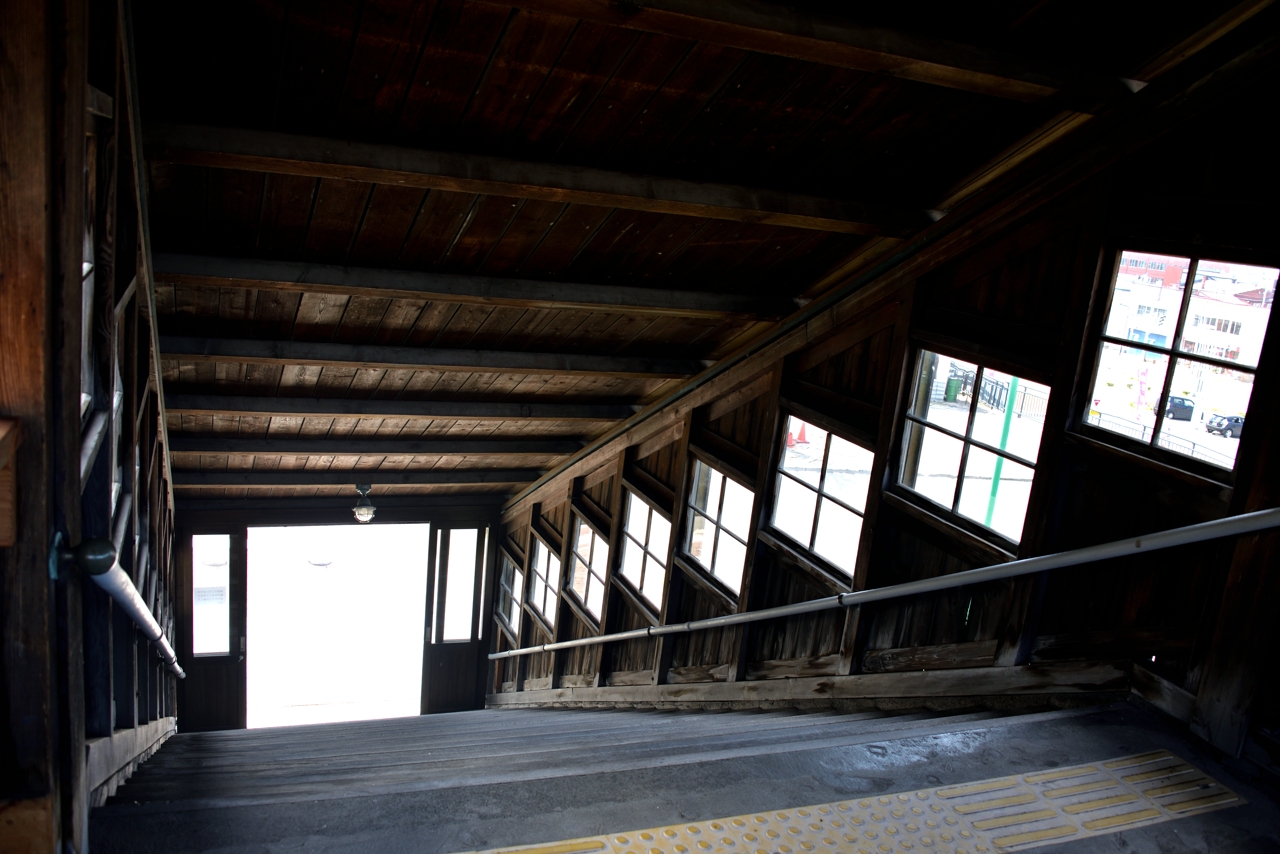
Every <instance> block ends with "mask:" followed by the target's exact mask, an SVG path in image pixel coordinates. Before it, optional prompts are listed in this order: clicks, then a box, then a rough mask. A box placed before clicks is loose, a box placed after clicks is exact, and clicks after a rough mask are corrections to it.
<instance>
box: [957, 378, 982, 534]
mask: <svg viewBox="0 0 1280 854" xmlns="http://www.w3.org/2000/svg"><path fill="white" fill-rule="evenodd" d="M983 371H984V369H983V367H982V366H981V365H979V366H978V369H977V370H976V371H974V372H973V390H972V391H971V392H970V393H969V394H970V396H969V423H968V425H966V427H965V430H964V440H963V441H964V445H963V446H962V447H961V449H960V470H959V471H957V472H956V493H955V495H954V496H952V498H951V512H952V513H955V514H957V515H958V514H959V513H960V493H961V491H962V490H963V489H964V469H965V466H966V465H967V464H968V462H969V448H971V447H972V444H971V442H972V441H973V440H972V439H970V438H969V437H970V436H972V435H973V420H974V418H975V417H977V413H978V397H979V395H980V394H981V393H982V374H983Z"/></svg>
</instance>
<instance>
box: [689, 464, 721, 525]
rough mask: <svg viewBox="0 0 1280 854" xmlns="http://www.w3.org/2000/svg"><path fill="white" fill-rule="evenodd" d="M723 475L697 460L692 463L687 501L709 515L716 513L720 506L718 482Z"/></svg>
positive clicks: (719, 482)
mask: <svg viewBox="0 0 1280 854" xmlns="http://www.w3.org/2000/svg"><path fill="white" fill-rule="evenodd" d="M723 481H724V475H722V474H720V472H718V471H716V470H715V469H713V468H711V466H709V465H707V464H706V463H704V462H702V461H701V460H698V461H696V462H694V464H693V484H692V485H691V486H690V489H689V502H690V503H691V504H693V506H694V507H697V508H698V509H699V510H702V511H703V512H705V513H707V515H709V516H714V515H715V514H716V509H717V508H718V507H719V506H720V484H721V483H722V482H723Z"/></svg>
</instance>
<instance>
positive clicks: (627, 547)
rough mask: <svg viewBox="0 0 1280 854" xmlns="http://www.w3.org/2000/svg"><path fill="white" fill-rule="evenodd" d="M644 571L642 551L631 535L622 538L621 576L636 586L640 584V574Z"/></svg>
mask: <svg viewBox="0 0 1280 854" xmlns="http://www.w3.org/2000/svg"><path fill="white" fill-rule="evenodd" d="M643 572H644V552H643V551H642V550H641V548H640V545H639V544H638V543H637V542H636V541H635V540H633V539H631V537H629V536H628V537H624V538H623V548H622V577H623V578H625V579H626V580H627V581H630V582H631V583H632V584H634V585H635V586H636V587H639V586H640V581H641V580H642V579H641V574H642V573H643Z"/></svg>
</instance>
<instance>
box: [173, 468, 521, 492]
mask: <svg viewBox="0 0 1280 854" xmlns="http://www.w3.org/2000/svg"><path fill="white" fill-rule="evenodd" d="M541 474H542V473H541V472H540V471H538V470H537V469H450V470H447V471H437V470H435V469H428V470H426V471H421V470H409V471H405V470H403V469H391V470H388V471H383V470H381V469H322V470H321V469H306V470H303V471H274V472H272V471H190V470H181V469H180V470H178V471H175V472H174V473H173V485H174V487H175V488H184V489H191V488H199V487H212V488H222V487H228V486H236V487H246V488H250V489H272V488H276V487H288V486H300V487H301V486H342V485H346V484H354V483H368V484H384V485H396V486H412V485H434V484H481V483H483V484H494V483H505V484H522V483H532V482H533V481H535V480H537V479H538V477H539V476H540V475H541Z"/></svg>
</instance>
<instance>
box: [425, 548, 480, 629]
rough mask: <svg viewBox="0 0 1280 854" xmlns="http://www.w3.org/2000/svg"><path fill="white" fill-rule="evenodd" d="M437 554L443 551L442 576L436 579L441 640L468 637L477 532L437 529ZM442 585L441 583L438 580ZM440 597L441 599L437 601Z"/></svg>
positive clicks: (477, 564) (477, 561) (477, 562)
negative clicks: (438, 539)
mask: <svg viewBox="0 0 1280 854" xmlns="http://www.w3.org/2000/svg"><path fill="white" fill-rule="evenodd" d="M439 536H440V544H439V546H438V551H437V552H436V553H437V554H439V553H440V552H441V551H443V552H444V573H443V576H442V575H441V574H440V573H437V575H436V578H437V581H436V619H437V620H443V624H442V626H441V635H440V639H441V640H442V641H466V640H472V636H471V625H472V622H473V620H472V613H473V610H474V608H475V588H476V575H477V573H478V570H479V568H480V558H481V554H482V553H481V552H480V551H479V548H480V544H481V540H480V531H479V530H477V529H475V528H454V529H453V530H447V529H446V530H442V531H440V532H439ZM441 580H443V581H444V584H443V585H441V584H440V581H441ZM441 600H443V601H441Z"/></svg>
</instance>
